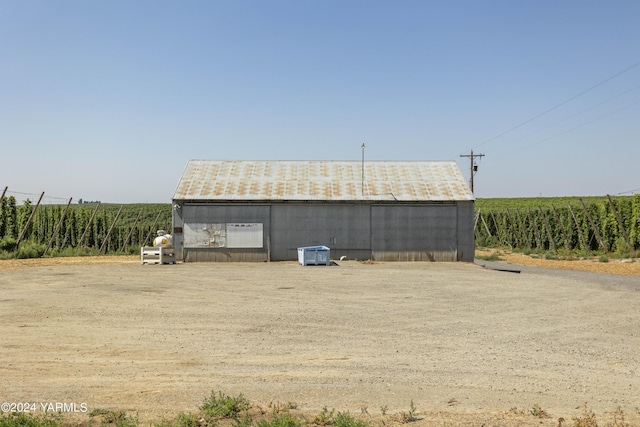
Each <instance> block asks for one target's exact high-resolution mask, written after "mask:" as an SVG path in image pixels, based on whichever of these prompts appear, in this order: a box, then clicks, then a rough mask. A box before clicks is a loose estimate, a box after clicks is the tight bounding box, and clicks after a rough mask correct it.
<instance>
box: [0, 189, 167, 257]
mask: <svg viewBox="0 0 640 427" xmlns="http://www.w3.org/2000/svg"><path fill="white" fill-rule="evenodd" d="M170 226H171V205H170V204H127V205H112V204H104V205H102V204H101V205H98V204H93V205H89V204H83V205H69V206H68V207H67V206H66V205H43V206H39V207H37V209H36V206H34V205H33V204H32V203H31V202H30V201H29V200H27V201H25V202H24V204H22V205H20V206H17V205H16V201H15V198H14V197H13V196H10V197H5V198H3V199H2V200H0V257H3V258H10V257H19V258H32V257H39V256H42V255H43V254H45V251H46V254H47V255H81V254H100V253H103V254H105V253H111V254H113V253H131V254H133V253H138V252H139V251H140V246H144V245H145V244H146V245H149V244H151V243H152V241H153V238H154V237H155V236H156V230H158V229H165V230H170Z"/></svg>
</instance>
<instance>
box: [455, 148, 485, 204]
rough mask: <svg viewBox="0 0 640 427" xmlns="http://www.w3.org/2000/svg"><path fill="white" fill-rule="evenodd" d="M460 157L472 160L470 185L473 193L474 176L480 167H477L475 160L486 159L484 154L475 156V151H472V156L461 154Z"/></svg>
mask: <svg viewBox="0 0 640 427" xmlns="http://www.w3.org/2000/svg"><path fill="white" fill-rule="evenodd" d="M460 157H468V158H469V160H471V179H470V180H469V183H470V184H471V192H472V193H473V176H474V175H475V174H476V172H478V165H476V162H475V160H474V159H475V158H476V157H484V154H473V150H471V154H460Z"/></svg>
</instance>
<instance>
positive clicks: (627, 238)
mask: <svg viewBox="0 0 640 427" xmlns="http://www.w3.org/2000/svg"><path fill="white" fill-rule="evenodd" d="M607 198H608V199H609V204H610V205H611V209H612V210H613V214H614V215H615V216H616V220H617V221H618V225H619V226H620V230H621V231H622V235H623V236H624V241H625V242H626V243H627V247H628V248H629V250H631V249H633V248H632V247H631V240H630V239H629V234H628V233H627V230H626V229H625V228H624V224H623V223H622V218H620V215H618V210H617V209H616V207H615V205H614V204H613V200H611V196H610V195H608V194H607Z"/></svg>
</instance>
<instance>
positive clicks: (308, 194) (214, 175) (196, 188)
mask: <svg viewBox="0 0 640 427" xmlns="http://www.w3.org/2000/svg"><path fill="white" fill-rule="evenodd" d="M173 199H174V200H217V201H222V200H229V201H234V200H235V201H242V200H246V201H260V200H265V201H266V200H319V201H324V200H334V201H358V200H372V201H387V200H388V201H408V202H416V201H456V200H473V199H474V197H473V194H472V193H471V190H470V189H469V187H468V185H467V183H466V181H465V180H464V177H463V176H462V173H461V172H460V169H459V168H458V165H457V164H456V162H454V161H432V162H428V161H424V162H421V161H406V162H401V161H393V162H391V161H389V162H387V161H370V162H365V164H364V180H363V175H362V163H361V162H358V161H351V162H350V161H286V160H281V161H242V160H190V161H189V162H188V163H187V166H186V168H185V171H184V173H183V175H182V178H181V179H180V182H179V184H178V188H177V189H176V192H175V194H174V196H173Z"/></svg>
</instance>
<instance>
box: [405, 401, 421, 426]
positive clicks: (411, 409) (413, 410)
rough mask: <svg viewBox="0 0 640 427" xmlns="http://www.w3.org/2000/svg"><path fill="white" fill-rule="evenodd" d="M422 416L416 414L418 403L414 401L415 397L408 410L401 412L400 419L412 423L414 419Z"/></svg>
mask: <svg viewBox="0 0 640 427" xmlns="http://www.w3.org/2000/svg"><path fill="white" fill-rule="evenodd" d="M419 419H420V418H418V416H417V415H416V405H415V404H414V403H413V399H412V400H411V404H410V405H409V411H408V412H404V411H402V412H400V421H401V422H403V423H405V424H406V423H412V422H414V421H418V420H419Z"/></svg>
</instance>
